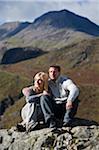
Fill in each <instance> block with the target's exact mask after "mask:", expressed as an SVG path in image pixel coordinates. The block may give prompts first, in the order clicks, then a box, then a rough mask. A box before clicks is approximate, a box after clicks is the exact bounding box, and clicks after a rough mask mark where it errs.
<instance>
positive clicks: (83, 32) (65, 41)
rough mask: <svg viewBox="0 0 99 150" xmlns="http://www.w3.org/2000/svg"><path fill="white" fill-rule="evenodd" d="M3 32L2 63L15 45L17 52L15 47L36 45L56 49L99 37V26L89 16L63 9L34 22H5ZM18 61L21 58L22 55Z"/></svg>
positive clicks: (0, 59)
mask: <svg viewBox="0 0 99 150" xmlns="http://www.w3.org/2000/svg"><path fill="white" fill-rule="evenodd" d="M0 35H1V36H0V39H1V41H0V55H1V56H0V62H1V63H2V60H3V57H4V55H6V52H7V54H8V51H9V54H10V49H13V51H14V48H15V51H16V48H17V49H20V48H24V47H33V48H39V49H42V51H52V50H57V49H60V48H61V47H65V46H68V45H71V43H72V44H76V43H78V42H81V41H82V40H84V39H89V38H90V39H91V38H94V37H97V36H98V35H99V26H98V25H96V24H94V23H93V22H91V21H90V20H88V19H87V18H84V17H81V16H78V15H76V14H74V13H72V12H70V11H67V10H61V11H52V12H48V13H45V14H44V15H42V16H40V17H38V18H37V19H35V20H34V22H33V23H28V22H25V23H20V22H12V23H5V24H3V25H1V26H0ZM21 50H22V49H20V51H21ZM18 53H19V51H18ZM11 56H12V54H11ZM19 57H20V56H19ZM33 57H34V56H33ZM7 58H9V57H7ZM27 58H30V57H27ZM27 58H26V59H27ZM18 60H19V61H21V58H20V59H18ZM22 60H23V58H22ZM6 62H8V61H6ZM12 62H13V61H12ZM14 62H16V61H14Z"/></svg>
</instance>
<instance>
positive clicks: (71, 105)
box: [66, 100, 73, 109]
mask: <svg viewBox="0 0 99 150" xmlns="http://www.w3.org/2000/svg"><path fill="white" fill-rule="evenodd" d="M72 107H73V103H72V101H71V100H69V101H67V103H66V109H71V108H72Z"/></svg>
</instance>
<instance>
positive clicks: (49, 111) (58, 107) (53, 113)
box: [40, 95, 78, 122]
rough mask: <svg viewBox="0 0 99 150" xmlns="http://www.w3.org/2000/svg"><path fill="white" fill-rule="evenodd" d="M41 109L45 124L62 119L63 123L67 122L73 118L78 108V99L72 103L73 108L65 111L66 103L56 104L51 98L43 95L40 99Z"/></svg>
mask: <svg viewBox="0 0 99 150" xmlns="http://www.w3.org/2000/svg"><path fill="white" fill-rule="evenodd" d="M40 104H41V109H42V112H43V115H44V119H45V122H48V120H49V119H56V118H58V119H62V120H63V122H69V121H70V120H72V119H73V118H74V115H75V114H76V112H77V108H78V99H76V100H75V101H74V102H73V108H71V109H68V110H66V103H63V104H56V103H55V101H54V100H53V98H52V97H50V96H48V95H43V96H41V98H40Z"/></svg>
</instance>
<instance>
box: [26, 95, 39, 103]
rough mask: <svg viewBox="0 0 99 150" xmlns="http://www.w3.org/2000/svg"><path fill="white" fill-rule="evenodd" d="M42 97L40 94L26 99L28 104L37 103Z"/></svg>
mask: <svg viewBox="0 0 99 150" xmlns="http://www.w3.org/2000/svg"><path fill="white" fill-rule="evenodd" d="M41 95H42V93H40V94H34V95H30V96H27V97H26V102H29V103H31V102H35V101H36V100H38V98H39V97H40V96H41Z"/></svg>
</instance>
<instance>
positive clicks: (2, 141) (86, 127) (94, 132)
mask: <svg viewBox="0 0 99 150" xmlns="http://www.w3.org/2000/svg"><path fill="white" fill-rule="evenodd" d="M77 122H78V125H77V124H75V125H74V126H71V127H62V128H58V129H50V128H43V129H39V130H35V131H31V132H28V133H26V132H18V131H17V130H16V127H12V128H11V129H8V130H7V129H2V130H0V150H99V125H98V124H96V123H95V122H92V121H88V120H83V119H82V120H80V122H79V121H78V120H77V121H76V123H77Z"/></svg>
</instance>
